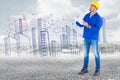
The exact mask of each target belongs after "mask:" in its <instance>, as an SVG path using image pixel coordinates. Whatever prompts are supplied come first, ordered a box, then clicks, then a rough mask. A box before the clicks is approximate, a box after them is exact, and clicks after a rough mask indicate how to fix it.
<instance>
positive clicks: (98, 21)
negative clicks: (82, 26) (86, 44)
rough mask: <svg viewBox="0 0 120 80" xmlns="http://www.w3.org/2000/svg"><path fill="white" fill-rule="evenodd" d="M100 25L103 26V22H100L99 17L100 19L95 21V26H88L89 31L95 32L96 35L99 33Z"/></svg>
mask: <svg viewBox="0 0 120 80" xmlns="http://www.w3.org/2000/svg"><path fill="white" fill-rule="evenodd" d="M102 24H103V20H102V18H101V17H100V18H98V19H97V22H96V25H95V26H92V25H90V26H91V28H90V30H91V31H92V32H96V33H97V32H99V30H100V28H101V26H102Z"/></svg>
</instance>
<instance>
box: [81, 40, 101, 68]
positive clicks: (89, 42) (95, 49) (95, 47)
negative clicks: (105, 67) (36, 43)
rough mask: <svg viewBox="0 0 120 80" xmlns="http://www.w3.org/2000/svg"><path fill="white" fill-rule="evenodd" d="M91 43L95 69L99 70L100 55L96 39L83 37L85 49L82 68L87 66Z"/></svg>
mask: <svg viewBox="0 0 120 80" xmlns="http://www.w3.org/2000/svg"><path fill="white" fill-rule="evenodd" d="M91 45H92V48H93V53H94V56H95V62H96V67H95V69H96V70H100V56H99V52H98V40H91V39H84V49H85V54H84V65H83V69H87V68H88V63H89V51H90V46H91Z"/></svg>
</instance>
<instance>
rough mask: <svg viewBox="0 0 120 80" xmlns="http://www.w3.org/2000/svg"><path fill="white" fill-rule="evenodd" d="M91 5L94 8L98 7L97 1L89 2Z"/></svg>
mask: <svg viewBox="0 0 120 80" xmlns="http://www.w3.org/2000/svg"><path fill="white" fill-rule="evenodd" d="M91 5H94V6H95V7H96V8H99V3H98V2H97V1H93V2H91Z"/></svg>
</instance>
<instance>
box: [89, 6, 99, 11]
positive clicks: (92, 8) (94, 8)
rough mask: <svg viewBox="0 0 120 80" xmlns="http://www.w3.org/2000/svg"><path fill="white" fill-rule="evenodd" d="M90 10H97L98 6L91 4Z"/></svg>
mask: <svg viewBox="0 0 120 80" xmlns="http://www.w3.org/2000/svg"><path fill="white" fill-rule="evenodd" d="M89 10H90V12H94V11H95V10H97V8H96V7H95V6H94V5H90V8H89Z"/></svg>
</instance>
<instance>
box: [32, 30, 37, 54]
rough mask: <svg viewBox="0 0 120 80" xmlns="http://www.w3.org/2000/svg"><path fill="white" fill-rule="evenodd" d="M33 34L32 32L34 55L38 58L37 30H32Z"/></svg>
mask: <svg viewBox="0 0 120 80" xmlns="http://www.w3.org/2000/svg"><path fill="white" fill-rule="evenodd" d="M31 32H32V48H33V53H34V56H36V55H37V53H36V49H37V42H36V28H32V29H31Z"/></svg>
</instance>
